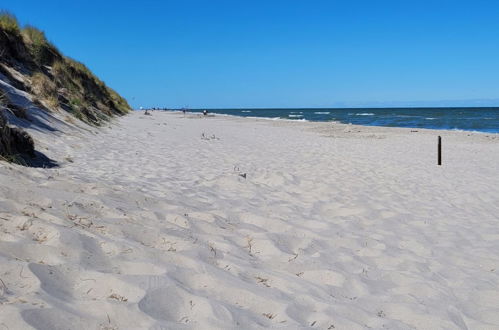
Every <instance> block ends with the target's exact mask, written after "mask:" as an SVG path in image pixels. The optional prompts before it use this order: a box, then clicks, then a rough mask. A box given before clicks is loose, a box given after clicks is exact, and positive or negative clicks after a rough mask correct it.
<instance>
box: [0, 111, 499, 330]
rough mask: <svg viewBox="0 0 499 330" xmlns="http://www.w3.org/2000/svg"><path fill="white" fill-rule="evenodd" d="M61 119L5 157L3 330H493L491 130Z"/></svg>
mask: <svg viewBox="0 0 499 330" xmlns="http://www.w3.org/2000/svg"><path fill="white" fill-rule="evenodd" d="M48 120H49V119H48ZM58 125H60V127H59V131H54V132H51V131H48V130H35V129H31V130H30V129H28V130H29V131H30V133H31V134H33V136H34V137H35V139H36V141H37V146H38V147H39V148H41V150H42V151H44V152H45V153H46V154H47V155H48V156H49V157H51V158H53V159H57V160H59V161H60V162H61V166H60V167H59V168H53V169H36V168H25V167H21V166H17V165H10V164H6V163H5V162H0V329H30V328H36V329H259V328H283V329H309V328H310V329H366V328H373V329H499V165H498V164H499V134H483V133H470V132H453V131H432V130H421V129H403V128H381V127H359V126H352V125H342V124H334V123H308V122H297V121H294V122H291V121H271V120H257V119H248V118H234V117H225V116H213V117H202V116H198V115H196V114H189V115H187V116H185V117H184V115H183V114H181V113H164V112H157V111H155V112H152V115H151V116H145V115H144V113H143V112H135V113H133V114H131V115H128V116H125V117H123V118H120V119H117V120H115V121H113V122H112V123H111V124H109V125H107V127H103V128H89V127H85V126H83V125H80V126H81V128H79V129H77V128H74V127H69V126H65V125H63V124H61V123H59V124H58ZM438 135H441V136H442V138H443V166H437V165H436V160H437V157H436V150H437V136H438Z"/></svg>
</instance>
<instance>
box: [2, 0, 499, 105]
mask: <svg viewBox="0 0 499 330" xmlns="http://www.w3.org/2000/svg"><path fill="white" fill-rule="evenodd" d="M0 7H2V8H3V9H7V10H9V11H11V12H13V13H14V14H15V15H16V16H17V17H18V19H19V20H20V21H21V23H29V24H32V25H35V26H37V27H39V28H41V29H43V30H44V31H45V32H46V34H47V36H48V38H49V39H50V40H51V41H53V42H54V43H55V44H56V45H57V46H58V47H59V49H60V50H61V51H62V52H63V53H65V54H66V55H68V56H71V57H73V58H75V59H77V60H80V61H82V62H84V63H85V64H87V65H88V67H89V68H90V69H92V70H93V71H94V72H95V73H96V74H97V75H98V76H99V77H100V78H101V79H102V80H104V81H105V82H106V83H107V84H108V85H110V86H111V87H113V88H114V89H116V90H117V91H118V92H119V93H121V94H122V95H123V96H125V97H126V98H127V99H128V100H129V102H130V104H131V105H132V106H134V107H139V106H161V107H163V106H166V107H181V106H190V107H193V108H194V107H209V108H214V107H328V106H342V105H347V106H348V105H350V106H352V105H353V106H355V105H357V106H360V105H366V106H368V105H392V104H393V105H405V104H414V103H413V101H429V102H421V103H417V104H422V105H431V104H436V105H442V104H448V105H452V104H461V105H462V104H470V105H471V104H475V103H477V101H473V100H476V99H481V100H485V101H484V102H485V103H487V104H488V103H495V104H498V105H499V1H494V0H490V1H481V0H469V1H459V0H452V1H451V0H432V1H426V0H397V1H391V0H386V1H384V0H365V1H360V0H359V1H355V0H342V1H336V0H329V1H321V0H310V1H306V0H297V1H294V0H287V1H277V0H276V1H273V0H266V1H259V0H252V1H242V0H241V1H239V0H232V1H217V0H206V1H189V0H177V1H159V0H158V1H147V0H146V1H123V0H121V1H114V0H100V1H93V0H90V1H69V0H64V1H40V0H28V1H14V0H12V1H7V2H5V1H2V3H1V4H0ZM453 100H455V101H453ZM458 100H470V101H464V102H463V101H458ZM440 101H443V102H440Z"/></svg>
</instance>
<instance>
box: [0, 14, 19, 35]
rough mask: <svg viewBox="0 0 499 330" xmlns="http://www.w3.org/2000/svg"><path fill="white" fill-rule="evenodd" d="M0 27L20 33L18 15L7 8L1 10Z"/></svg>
mask: <svg viewBox="0 0 499 330" xmlns="http://www.w3.org/2000/svg"><path fill="white" fill-rule="evenodd" d="M0 28H2V29H4V30H5V31H7V32H10V33H19V23H18V22H17V18H16V16H14V15H13V14H11V13H10V12H8V11H5V10H2V11H0Z"/></svg>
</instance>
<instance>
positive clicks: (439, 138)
mask: <svg viewBox="0 0 499 330" xmlns="http://www.w3.org/2000/svg"><path fill="white" fill-rule="evenodd" d="M438 165H442V137H440V136H439V137H438Z"/></svg>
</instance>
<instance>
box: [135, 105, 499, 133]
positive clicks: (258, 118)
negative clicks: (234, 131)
mask: <svg viewBox="0 0 499 330" xmlns="http://www.w3.org/2000/svg"><path fill="white" fill-rule="evenodd" d="M491 108H493V109H495V108H496V107H491ZM359 109H362V108H359ZM430 109H431V108H430ZM134 111H137V112H140V111H143V110H134ZM150 111H151V110H150ZM152 111H154V112H156V111H158V112H170V113H180V114H182V110H152ZM189 114H190V115H196V116H202V113H201V112H187V113H186V115H189ZM210 115H211V116H213V115H216V116H222V117H236V118H248V119H255V120H268V121H290V122H309V123H329V124H335V125H345V126H351V127H357V128H358V127H380V128H387V129H398V128H402V129H409V130H429V131H437V132H440V131H444V132H462V133H479V134H492V135H497V136H499V131H498V132H489V131H477V130H466V129H457V128H454V129H449V128H421V127H410V126H382V125H359V124H350V123H342V122H340V121H335V120H331V121H320V120H308V119H301V118H300V119H292V118H281V117H257V116H240V115H233V114H225V113H217V112H210Z"/></svg>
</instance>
